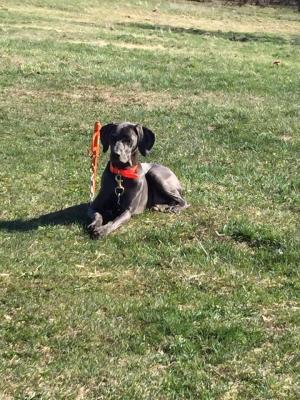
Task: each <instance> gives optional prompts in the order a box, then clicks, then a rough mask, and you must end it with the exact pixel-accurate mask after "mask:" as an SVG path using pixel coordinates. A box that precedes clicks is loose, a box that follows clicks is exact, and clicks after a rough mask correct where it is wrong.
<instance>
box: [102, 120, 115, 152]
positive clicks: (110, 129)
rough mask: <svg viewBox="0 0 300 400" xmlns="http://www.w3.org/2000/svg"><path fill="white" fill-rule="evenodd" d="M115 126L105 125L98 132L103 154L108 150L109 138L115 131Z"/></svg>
mask: <svg viewBox="0 0 300 400" xmlns="http://www.w3.org/2000/svg"><path fill="white" fill-rule="evenodd" d="M116 127H117V124H114V123H112V124H107V125H104V126H102V128H101V131H100V139H101V143H102V146H103V153H105V152H106V151H107V150H108V148H109V137H110V136H111V135H112V134H113V133H114V131H115V130H116Z"/></svg>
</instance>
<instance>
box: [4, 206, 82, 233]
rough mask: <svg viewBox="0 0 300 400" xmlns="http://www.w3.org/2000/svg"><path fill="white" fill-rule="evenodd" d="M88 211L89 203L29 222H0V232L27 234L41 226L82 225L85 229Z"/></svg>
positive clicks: (20, 220) (29, 220) (41, 216)
mask: <svg viewBox="0 0 300 400" xmlns="http://www.w3.org/2000/svg"><path fill="white" fill-rule="evenodd" d="M87 210H88V203H82V204H77V205H74V206H71V207H67V208H64V209H62V210H59V211H54V212H51V213H48V214H43V215H40V216H39V217H36V218H32V219H28V220H22V219H16V220H10V221H4V220H2V221H1V220H0V230H4V231H19V232H26V231H31V230H34V229H37V228H38V227H39V226H46V225H71V224H79V225H82V227H83V229H85V227H86V225H87V222H88V217H87Z"/></svg>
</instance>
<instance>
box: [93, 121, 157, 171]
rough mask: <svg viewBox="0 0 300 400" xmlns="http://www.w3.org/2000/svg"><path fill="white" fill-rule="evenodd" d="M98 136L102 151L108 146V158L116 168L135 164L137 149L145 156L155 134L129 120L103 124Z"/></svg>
mask: <svg viewBox="0 0 300 400" xmlns="http://www.w3.org/2000/svg"><path fill="white" fill-rule="evenodd" d="M100 137H101V143H102V146H103V152H104V153H105V152H106V151H107V150H108V148H109V147H110V160H111V162H112V163H113V164H114V166H116V167H117V168H118V167H119V168H125V167H129V166H132V165H135V164H136V162H137V152H138V150H139V151H140V153H141V154H142V155H143V156H146V155H147V154H148V153H149V151H150V150H151V148H152V147H153V145H154V142H155V135H154V133H153V132H152V131H151V130H150V129H148V128H145V127H144V126H141V125H139V124H138V125H135V124H131V123H129V122H122V123H121V124H115V123H112V124H107V125H104V126H103V127H102V128H101V136H100Z"/></svg>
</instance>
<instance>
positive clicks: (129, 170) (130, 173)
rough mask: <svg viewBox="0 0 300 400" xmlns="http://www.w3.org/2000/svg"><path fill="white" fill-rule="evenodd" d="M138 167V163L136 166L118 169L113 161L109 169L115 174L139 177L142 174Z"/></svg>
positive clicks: (133, 177)
mask: <svg viewBox="0 0 300 400" xmlns="http://www.w3.org/2000/svg"><path fill="white" fill-rule="evenodd" d="M137 169H138V165H135V166H134V167H131V168H126V169H118V168H115V167H114V166H113V165H112V163H110V164H109V170H110V172H111V173H112V174H115V175H121V176H123V178H127V179H138V178H139V177H140V176H139V174H138V173H137V172H136V171H137Z"/></svg>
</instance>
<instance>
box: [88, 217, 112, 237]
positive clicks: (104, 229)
mask: <svg viewBox="0 0 300 400" xmlns="http://www.w3.org/2000/svg"><path fill="white" fill-rule="evenodd" d="M109 226H110V224H106V225H99V224H97V223H95V221H94V222H92V223H91V224H90V225H89V226H88V231H89V234H90V237H91V238H92V239H100V238H102V237H104V236H106V235H108V234H109Z"/></svg>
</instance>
